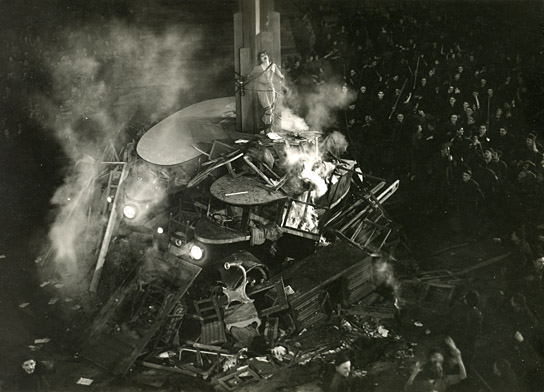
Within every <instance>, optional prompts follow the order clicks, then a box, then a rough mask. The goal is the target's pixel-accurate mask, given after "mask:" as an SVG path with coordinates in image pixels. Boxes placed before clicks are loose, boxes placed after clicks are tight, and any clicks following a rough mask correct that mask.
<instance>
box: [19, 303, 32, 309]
mask: <svg viewBox="0 0 544 392" xmlns="http://www.w3.org/2000/svg"><path fill="white" fill-rule="evenodd" d="M28 305H30V303H28V302H23V303H22V304H20V305H19V307H20V308H21V309H22V308H26V307H27V306H28Z"/></svg>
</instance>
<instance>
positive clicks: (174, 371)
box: [142, 361, 198, 377]
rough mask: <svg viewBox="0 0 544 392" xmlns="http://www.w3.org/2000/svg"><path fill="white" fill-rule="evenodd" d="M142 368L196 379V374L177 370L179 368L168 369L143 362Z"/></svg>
mask: <svg viewBox="0 0 544 392" xmlns="http://www.w3.org/2000/svg"><path fill="white" fill-rule="evenodd" d="M142 366H144V367H147V368H151V369H158V370H163V371H165V372H170V373H177V374H184V375H186V376H191V377H197V376H198V374H197V373H193V372H190V371H188V370H184V369H179V368H176V367H170V366H162V365H157V364H156V363H152V362H145V361H144V362H142Z"/></svg>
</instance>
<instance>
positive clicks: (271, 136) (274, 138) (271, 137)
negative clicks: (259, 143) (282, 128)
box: [266, 132, 282, 140]
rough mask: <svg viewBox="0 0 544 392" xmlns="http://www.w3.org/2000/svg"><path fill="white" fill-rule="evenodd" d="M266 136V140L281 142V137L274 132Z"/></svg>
mask: <svg viewBox="0 0 544 392" xmlns="http://www.w3.org/2000/svg"><path fill="white" fill-rule="evenodd" d="M266 136H268V138H269V139H270V140H281V139H282V137H281V136H280V135H278V134H277V133H276V132H268V133H267V134H266Z"/></svg>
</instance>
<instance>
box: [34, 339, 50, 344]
mask: <svg viewBox="0 0 544 392" xmlns="http://www.w3.org/2000/svg"><path fill="white" fill-rule="evenodd" d="M50 341H51V339H50V338H41V339H35V340H34V344H45V343H49V342H50Z"/></svg>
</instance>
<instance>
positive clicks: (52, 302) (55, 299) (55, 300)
mask: <svg viewBox="0 0 544 392" xmlns="http://www.w3.org/2000/svg"><path fill="white" fill-rule="evenodd" d="M58 300H59V299H58V298H51V299H50V300H49V302H48V304H49V305H55V304H56V303H57V301H58Z"/></svg>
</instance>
